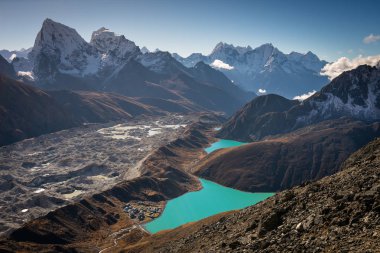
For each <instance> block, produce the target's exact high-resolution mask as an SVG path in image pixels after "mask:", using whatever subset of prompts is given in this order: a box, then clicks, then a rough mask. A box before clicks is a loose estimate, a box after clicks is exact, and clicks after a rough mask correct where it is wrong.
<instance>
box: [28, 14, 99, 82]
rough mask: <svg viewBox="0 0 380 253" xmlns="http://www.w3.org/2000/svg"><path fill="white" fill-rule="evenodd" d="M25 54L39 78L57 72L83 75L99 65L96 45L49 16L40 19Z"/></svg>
mask: <svg viewBox="0 0 380 253" xmlns="http://www.w3.org/2000/svg"><path fill="white" fill-rule="evenodd" d="M29 58H30V60H31V61H33V62H34V68H33V72H34V73H35V74H36V75H37V76H38V77H40V78H42V79H51V78H53V76H54V75H55V73H57V72H61V73H69V74H72V75H81V76H83V75H88V74H93V73H96V72H97V71H98V69H99V59H98V55H97V52H96V49H95V48H93V47H92V46H90V45H89V44H88V43H87V42H86V41H85V40H84V39H83V38H82V37H81V36H80V35H79V34H78V33H77V31H76V30H75V29H73V28H70V27H68V26H66V25H63V24H60V23H58V22H55V21H53V20H51V19H46V20H45V21H44V22H43V24H42V28H41V30H40V31H39V33H38V34H37V37H36V40H35V43H34V46H33V50H32V51H31V52H30V54H29Z"/></svg>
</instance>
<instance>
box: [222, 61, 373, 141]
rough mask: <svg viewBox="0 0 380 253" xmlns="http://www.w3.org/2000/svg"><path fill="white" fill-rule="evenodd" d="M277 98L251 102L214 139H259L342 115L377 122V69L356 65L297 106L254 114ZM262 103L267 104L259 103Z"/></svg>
mask: <svg viewBox="0 0 380 253" xmlns="http://www.w3.org/2000/svg"><path fill="white" fill-rule="evenodd" d="M278 99H279V98H277V97H274V96H271V95H268V96H267V97H266V98H263V97H260V98H256V99H253V100H252V101H251V102H250V103H248V104H247V105H246V106H245V107H244V108H243V109H241V110H240V111H239V112H237V113H236V114H235V115H234V116H233V117H232V118H231V119H230V120H229V121H228V122H227V123H226V124H225V125H224V126H223V128H222V129H221V130H220V132H219V133H218V136H219V137H221V138H226V139H237V140H260V139H263V138H265V137H266V136H270V135H277V134H283V133H287V132H290V131H293V130H296V129H298V128H301V127H305V126H308V125H312V124H315V123H318V122H321V121H323V120H328V119H336V118H340V117H342V116H346V117H351V118H354V119H359V120H364V121H376V120H378V119H380V69H379V68H377V67H371V66H368V65H362V66H359V67H358V68H356V69H353V70H350V71H347V72H344V73H342V74H341V75H340V76H338V77H337V78H335V79H333V80H332V81H331V82H330V83H329V84H328V85H326V86H325V87H323V88H322V89H321V91H320V92H317V93H316V94H314V95H313V96H311V97H309V98H308V99H306V100H304V101H302V102H301V103H299V104H297V103H295V104H294V105H293V106H291V107H283V106H280V107H279V108H278V109H279V110H274V109H273V110H271V111H270V112H268V111H266V112H265V113H262V114H260V113H257V112H258V111H260V110H261V109H260V108H264V107H265V108H268V107H266V104H267V103H275V100H278ZM266 100H269V101H270V102H266V103H265V104H264V103H263V102H261V101H266ZM283 100H284V98H283ZM288 103H291V101H288ZM281 108H283V110H281Z"/></svg>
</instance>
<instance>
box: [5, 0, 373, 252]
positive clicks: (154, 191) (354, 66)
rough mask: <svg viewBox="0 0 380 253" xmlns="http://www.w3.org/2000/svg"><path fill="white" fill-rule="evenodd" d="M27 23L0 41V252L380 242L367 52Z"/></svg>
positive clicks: (314, 247) (315, 247) (298, 247)
mask: <svg viewBox="0 0 380 253" xmlns="http://www.w3.org/2000/svg"><path fill="white" fill-rule="evenodd" d="M37 2H38V1H36V4H38V3H37ZM110 2H112V1H110ZM56 4H58V3H56ZM67 4H68V6H69V5H70V3H69V2H67ZM135 4H137V3H135ZM263 4H264V3H263ZM25 5H27V3H25ZM94 5H95V3H94ZM109 5H110V3H108V2H107V4H104V6H103V7H104V9H107V8H108V6H109ZM118 5H123V3H122V2H119V3H118ZM91 6H92V5H91ZM45 7H46V8H47V7H48V5H46V6H45ZM222 7H223V4H220V6H219V5H218V8H222ZM155 8H158V7H157V6H155V7H150V8H146V9H143V10H142V11H139V13H140V12H141V20H140V21H141V24H142V23H144V22H145V21H147V20H149V19H148V18H145V17H144V15H145V13H148V12H150V11H152V10H155ZM158 9H159V8H158ZM136 10H137V9H136ZM86 11H87V10H86ZM123 11H125V12H126V13H127V11H126V10H123ZM128 11H129V9H128ZM89 12H90V11H89ZM136 12H137V11H136ZM199 12H200V13H201V10H199ZM81 13H84V11H81ZM302 13H303V12H302ZM74 14H75V12H74V11H73V15H74ZM143 14H144V15H143ZM176 14H177V12H175V13H174V12H173V13H172V14H171V15H173V17H175V15H176ZM107 15H108V14H107V13H105V12H104V16H107ZM129 15H131V13H129ZM139 15H140V14H139ZM181 15H182V14H181ZM128 17H129V16H128ZM53 18H54V19H55V16H54V15H53ZM142 19H144V20H142ZM41 21H42V20H41ZM66 21H67V20H66ZM100 21H102V17H100V16H99V22H100ZM143 21H144V22H143ZM156 21H157V22H158V23H159V21H160V20H159V19H157V20H156ZM191 21H192V22H195V23H196V22H198V20H195V19H194V20H191ZM269 21H270V20H269V19H268V20H267V21H266V22H269ZM13 22H15V21H13ZM31 22H32V20H31ZM99 22H93V24H92V26H93V25H99ZM177 22H178V23H180V22H183V20H176V22H175V23H177ZM284 22H285V21H284ZM297 22H298V21H297ZM321 22H322V21H321ZM76 23H77V22H76V21H75V22H67V24H74V25H75V24H76ZM79 23H80V22H78V31H81V32H82V31H83V30H84V27H83V25H82V26H80V25H79ZM110 23H112V22H111V21H110ZM171 23H173V21H171ZM171 23H170V24H171ZM211 23H212V22H210V24H209V23H208V24H207V25H211ZM39 24H41V23H39ZM124 25H125V27H127V28H128V29H131V32H130V33H129V32H128V33H125V34H128V36H130V38H133V40H135V39H136V40H135V41H136V42H139V43H140V42H141V37H139V36H138V35H139V34H140V35H141V34H142V33H143V32H145V33H148V32H147V31H148V30H146V31H145V30H144V31H142V30H139V31H138V33H136V30H137V27H139V26H137V22H136V23H134V22H131V23H128V25H126V24H124V23H123V26H124ZM131 25H133V26H135V25H136V27H133V26H131ZM204 25H205V26H206V24H204ZM92 26H86V29H88V28H89V27H92ZM96 27H99V26H96ZM38 28H39V31H38V33H37V34H36V35H35V40H34V45H33V46H32V47H31V48H28V49H22V50H19V51H18V50H0V252H6V253H10V252H22V253H24V252H41V253H44V252H86V253H87V252H97V253H106V252H131V253H132V252H133V253H136V252H378V249H379V248H380V243H379V242H380V240H379V239H380V180H379V179H380V170H379V168H380V167H379V165H380V62H379V61H377V62H375V60H373V59H375V58H376V57H367V58H363V57H361V56H360V57H358V58H357V59H356V58H355V59H348V58H345V59H344V58H340V59H338V60H337V61H336V62H330V63H329V62H327V61H325V60H322V59H321V58H320V57H318V56H317V55H316V54H314V53H312V52H311V51H307V50H305V52H306V53H299V52H292V51H284V52H285V53H284V52H282V51H280V50H279V49H278V48H276V47H275V46H273V44H272V43H265V44H262V45H261V46H258V47H256V48H253V47H251V46H244V47H243V46H234V45H232V44H227V43H224V42H220V43H218V44H217V45H216V46H215V47H214V49H213V50H212V52H211V53H210V54H208V55H206V54H201V53H192V54H190V55H189V56H188V57H182V56H180V55H179V54H177V53H174V52H168V51H162V50H159V49H156V50H155V51H149V50H148V49H147V48H146V47H140V46H139V45H137V43H135V42H134V41H132V40H130V39H129V38H126V36H124V35H120V34H117V33H115V32H113V31H111V30H110V29H107V28H105V27H101V28H99V29H97V30H95V31H94V32H92V33H88V30H87V32H84V33H83V35H81V34H79V32H77V30H75V29H74V28H71V27H69V26H67V25H64V24H62V23H59V22H56V21H54V20H53V19H51V18H44V21H43V22H42V26H40V25H39V26H38ZM114 28H115V31H120V27H118V26H114ZM169 28H170V26H169V25H165V28H162V27H161V28H160V29H158V30H157V29H153V27H152V30H149V33H148V34H149V36H158V35H157V33H156V32H159V36H160V37H159V38H158V37H154V38H155V41H157V45H160V42H161V39H162V40H163V39H165V41H166V42H168V40H169V39H170V42H171V43H175V42H176V36H177V35H179V34H176V36H171V37H170V38H166V37H165V33H164V32H163V31H164V30H166V29H169ZM201 28H202V27H198V28H197V29H201ZM181 29H182V28H181ZM224 29H226V30H227V29H228V26H226V27H222V30H223V32H224ZM256 29H257V28H256ZM90 31H93V30H90ZM121 31H123V30H121ZM124 31H125V30H124ZM132 31H135V33H133V32H132ZM186 31H187V32H188V33H191V30H186ZM268 31H271V29H269V30H268ZM213 32H215V36H216V34H217V31H213ZM248 32H249V31H245V33H248ZM34 34H35V33H34ZM210 34H211V32H210ZM279 34H280V35H281V36H283V35H284V34H282V33H279ZM371 35H372V36H370V37H369V38H367V40H366V39H363V43H364V44H366V45H367V46H368V47H370V46H373V47H375V46H376V43H377V42H376V40H377V39H376V38H377V37H376V35H373V34H371ZM145 36H146V35H145ZM181 36H183V39H186V40H187V37H186V36H184V33H181ZM210 36H211V35H210ZM262 36H263V37H262V38H261V37H260V39H258V40H253V41H256V42H258V41H261V42H262V41H263V39H265V38H266V37H265V36H264V33H263V35H262ZM84 38H89V40H85V39H84ZM152 38H153V37H150V39H152ZM177 39H178V38H177ZM215 39H217V40H215ZM234 39H235V40H234V41H235V42H236V41H245V40H239V39H238V38H234ZM308 39H310V40H312V39H313V37H310V38H308ZM198 40H199V41H198ZM198 40H194V41H191V42H192V44H196V43H200V44H202V43H203V42H204V41H202V40H203V38H202V39H199V38H198ZM205 40H206V39H205ZM210 41H211V39H210ZM210 41H208V42H210ZM213 41H214V42H215V41H220V38H217V37H214V38H213ZM264 41H265V40H264ZM368 41H370V42H368ZM274 42H276V40H274ZM367 42H368V43H367ZM309 43H310V45H312V43H311V42H309ZM200 44H199V45H200ZM276 44H277V43H276ZM285 44H286V43H285ZM290 44H291V43H289V45H290ZM369 44H371V45H369ZM168 45H171V46H172V48H171V49H173V50H174V51H175V50H179V51H178V52H180V49H183V52H185V51H186V50H190V49H189V48H182V46H183V47H185V45H187V43H183V45H182V44H179V45H174V44H170V43H168ZM212 45H213V44H212ZM235 45H236V44H235ZM289 45H288V47H284V48H286V49H287V50H288V49H289ZM291 45H292V46H293V44H291ZM147 46H148V47H149V48H151V45H147ZM307 46H309V44H307ZM152 48H153V47H152ZM160 48H161V47H160ZM300 48H302V49H305V48H306V47H300ZM316 48H318V47H316V46H315V45H314V46H313V47H310V49H312V50H313V51H314V49H316ZM192 49H194V48H192ZM192 49H191V50H192ZM326 50H327V49H326ZM328 50H330V49H328ZM352 51H353V50H352ZM181 52H182V51H181ZM203 52H204V51H203ZM287 52H288V53H287ZM315 52H318V54H319V53H321V52H324V51H321V50H316V51H315ZM363 52H364V51H363ZM321 55H323V54H321ZM323 58H325V57H323ZM376 59H377V58H376ZM362 62H363V63H362ZM333 70H334V78H332V76H331V72H329V71H333ZM335 71H336V72H335ZM335 74H336V76H335Z"/></svg>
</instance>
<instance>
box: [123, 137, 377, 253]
mask: <svg viewBox="0 0 380 253" xmlns="http://www.w3.org/2000/svg"><path fill="white" fill-rule="evenodd" d="M379 168H380V140H379V139H377V140H375V141H373V142H371V143H369V144H368V145H367V146H365V147H364V148H362V149H360V150H359V151H357V152H356V153H354V154H353V155H351V156H350V158H348V159H347V160H346V162H345V163H344V165H343V166H342V169H341V171H340V172H338V173H337V174H335V175H332V176H329V177H325V178H323V179H321V180H319V181H316V182H313V183H305V184H304V185H302V186H298V187H295V188H292V189H290V190H286V191H283V192H280V193H278V194H276V195H275V196H273V197H271V198H269V199H267V200H265V201H263V202H261V203H259V204H257V205H255V206H251V207H248V208H246V209H243V210H241V211H235V212H232V213H227V214H221V215H218V216H213V217H210V218H207V219H205V220H202V221H199V222H196V223H194V224H190V225H187V226H183V227H180V228H177V229H174V230H171V231H167V232H162V233H158V234H156V235H153V236H151V237H147V238H146V239H144V240H143V241H141V242H139V243H137V244H135V245H132V246H129V247H126V248H124V250H122V252H150V251H154V252H247V251H248V252H249V251H257V252H337V251H339V252H378V249H379V248H380V240H379V238H380V234H379V231H380V181H379V178H380V170H379Z"/></svg>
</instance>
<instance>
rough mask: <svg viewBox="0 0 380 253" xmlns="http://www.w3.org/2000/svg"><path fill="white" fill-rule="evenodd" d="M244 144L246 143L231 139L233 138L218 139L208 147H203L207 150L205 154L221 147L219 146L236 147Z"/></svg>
mask: <svg viewBox="0 0 380 253" xmlns="http://www.w3.org/2000/svg"><path fill="white" fill-rule="evenodd" d="M244 144H247V143H246V142H239V141H233V140H224V139H220V140H219V141H217V142H214V143H213V144H211V146H210V147H208V148H205V151H206V152H207V154H210V153H211V152H213V151H215V150H218V149H221V148H230V147H237V146H241V145H244Z"/></svg>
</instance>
